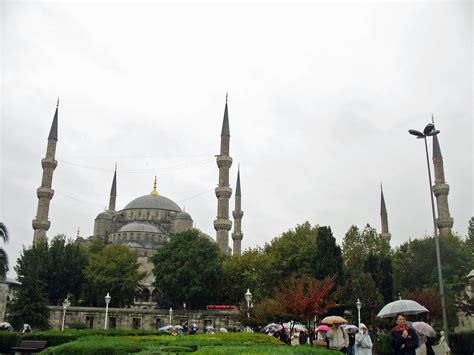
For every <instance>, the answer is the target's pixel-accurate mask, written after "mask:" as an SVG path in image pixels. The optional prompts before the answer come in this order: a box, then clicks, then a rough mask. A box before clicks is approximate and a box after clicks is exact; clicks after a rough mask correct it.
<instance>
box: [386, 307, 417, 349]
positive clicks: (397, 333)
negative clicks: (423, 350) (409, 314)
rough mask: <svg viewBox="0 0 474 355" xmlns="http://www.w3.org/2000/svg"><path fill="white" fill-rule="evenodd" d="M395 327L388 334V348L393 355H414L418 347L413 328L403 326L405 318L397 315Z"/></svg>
mask: <svg viewBox="0 0 474 355" xmlns="http://www.w3.org/2000/svg"><path fill="white" fill-rule="evenodd" d="M395 320H396V323H397V326H396V327H395V328H393V329H392V331H391V332H390V347H391V348H392V354H393V355H415V349H416V348H417V347H418V336H417V335H416V332H415V330H414V329H413V328H411V327H409V326H408V325H406V324H405V321H406V319H405V316H404V315H403V314H401V313H400V314H397V316H396V317H395Z"/></svg>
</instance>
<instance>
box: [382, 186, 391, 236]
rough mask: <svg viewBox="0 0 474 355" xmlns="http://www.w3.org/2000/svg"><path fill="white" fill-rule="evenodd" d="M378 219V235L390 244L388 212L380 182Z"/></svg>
mask: <svg viewBox="0 0 474 355" xmlns="http://www.w3.org/2000/svg"><path fill="white" fill-rule="evenodd" d="M380 219H381V220H382V234H380V236H381V237H382V238H383V239H384V240H386V241H387V243H389V244H390V239H391V238H392V235H391V234H390V232H389V231H388V214H387V207H386V206H385V198H384V197H383V189H382V184H380Z"/></svg>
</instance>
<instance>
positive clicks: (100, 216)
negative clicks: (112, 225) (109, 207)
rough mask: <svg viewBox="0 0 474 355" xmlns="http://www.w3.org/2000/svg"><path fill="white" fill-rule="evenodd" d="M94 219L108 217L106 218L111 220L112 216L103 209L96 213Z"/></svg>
mask: <svg viewBox="0 0 474 355" xmlns="http://www.w3.org/2000/svg"><path fill="white" fill-rule="evenodd" d="M96 219H108V220H113V219H114V218H113V216H112V214H111V213H109V212H107V211H104V212H101V213H99V214H98V215H97V217H96Z"/></svg>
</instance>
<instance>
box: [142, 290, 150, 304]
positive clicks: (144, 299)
mask: <svg viewBox="0 0 474 355" xmlns="http://www.w3.org/2000/svg"><path fill="white" fill-rule="evenodd" d="M142 302H150V290H149V289H147V288H145V289H144V290H143V292H142Z"/></svg>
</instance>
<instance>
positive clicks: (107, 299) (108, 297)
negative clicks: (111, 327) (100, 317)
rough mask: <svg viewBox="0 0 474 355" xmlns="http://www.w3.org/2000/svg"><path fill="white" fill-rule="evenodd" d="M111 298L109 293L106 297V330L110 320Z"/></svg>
mask: <svg viewBox="0 0 474 355" xmlns="http://www.w3.org/2000/svg"><path fill="white" fill-rule="evenodd" d="M111 298H112V297H110V295H109V293H108V292H107V295H106V296H105V322H104V329H107V323H108V320H109V303H110V299H111Z"/></svg>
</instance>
